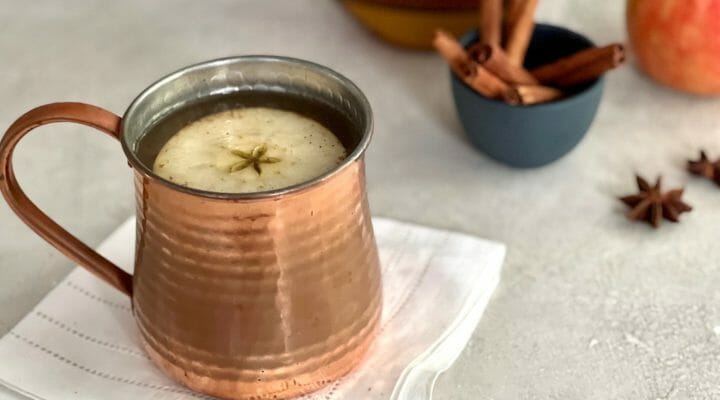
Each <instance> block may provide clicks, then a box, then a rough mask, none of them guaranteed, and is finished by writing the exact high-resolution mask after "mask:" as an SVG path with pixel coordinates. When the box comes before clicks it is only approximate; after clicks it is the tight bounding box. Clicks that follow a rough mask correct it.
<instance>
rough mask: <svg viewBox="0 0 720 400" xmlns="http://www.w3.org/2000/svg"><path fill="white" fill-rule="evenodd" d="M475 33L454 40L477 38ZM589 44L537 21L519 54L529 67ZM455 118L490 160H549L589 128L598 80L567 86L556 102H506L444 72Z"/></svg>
mask: <svg viewBox="0 0 720 400" xmlns="http://www.w3.org/2000/svg"><path fill="white" fill-rule="evenodd" d="M477 40H478V36H477V31H473V32H471V33H468V34H466V35H465V36H463V37H462V38H461V39H460V42H461V43H462V45H463V46H465V47H468V46H469V45H471V44H473V43H475V42H477ZM592 46H594V44H593V42H591V41H590V40H589V39H587V38H586V37H584V36H582V35H579V34H577V33H575V32H572V31H570V30H567V29H565V28H560V27H557V26H552V25H545V24H537V25H536V26H535V31H534V32H533V37H532V40H531V41H530V46H529V47H528V52H527V56H526V58H525V67H526V68H528V69H531V68H533V67H537V66H540V65H543V64H546V63H548V62H551V61H555V60H557V59H558V58H560V57H564V56H567V55H570V54H573V53H575V52H577V51H578V50H582V49H584V48H587V47H592ZM450 75H451V80H452V91H453V97H454V99H455V107H456V108H457V111H458V115H459V116H460V121H461V122H462V124H463V127H464V128H465V132H466V134H467V135H468V137H469V138H470V141H471V142H472V144H473V145H474V146H475V147H477V148H478V149H479V150H480V151H482V152H483V153H485V154H487V155H488V156H490V157H492V158H493V159H495V160H497V161H499V162H501V163H504V164H507V165H510V166H513V167H518V168H532V167H539V166H542V165H546V164H549V163H551V162H553V161H555V160H557V159H558V158H560V157H562V156H564V155H565V154H567V153H568V152H570V150H572V149H573V147H575V145H577V144H578V143H579V142H580V140H581V139H582V138H583V136H585V133H586V132H587V130H588V129H589V128H590V125H591V124H592V121H593V119H594V118H595V113H596V112H597V109H598V106H599V104H600V99H601V97H602V91H603V79H602V78H600V79H598V80H596V81H593V82H590V83H588V84H585V85H582V86H578V87H576V88H574V89H573V90H571V93H570V95H568V96H567V97H565V98H562V99H560V100H558V101H554V102H550V103H543V104H536V105H531V106H512V105H509V104H506V103H504V102H502V101H498V100H493V99H488V98H486V97H483V96H482V95H480V94H478V93H476V92H475V91H474V90H472V89H471V88H470V87H469V86H467V85H466V84H465V83H464V82H462V81H461V80H460V79H458V78H457V77H456V76H455V74H453V73H452V72H451V73H450Z"/></svg>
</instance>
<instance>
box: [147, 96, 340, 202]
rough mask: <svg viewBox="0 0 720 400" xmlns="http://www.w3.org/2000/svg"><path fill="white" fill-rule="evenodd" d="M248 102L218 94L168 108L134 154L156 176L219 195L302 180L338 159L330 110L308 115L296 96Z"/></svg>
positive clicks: (336, 124) (329, 167)
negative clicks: (190, 104) (204, 101)
mask: <svg viewBox="0 0 720 400" xmlns="http://www.w3.org/2000/svg"><path fill="white" fill-rule="evenodd" d="M260 98H266V97H264V96H262V95H260ZM271 98H272V97H271ZM276 100H277V99H276ZM248 103H249V102H247V101H232V99H229V100H228V99H226V101H223V102H218V103H209V104H203V105H199V106H195V107H188V110H186V112H178V113H173V114H172V115H171V116H170V117H169V118H166V119H165V120H163V121H161V123H159V124H158V125H157V126H156V127H155V128H153V129H151V131H150V132H149V133H148V134H147V136H148V137H147V139H146V140H144V141H143V144H141V147H148V148H147V149H145V148H141V149H140V153H143V152H144V153H146V156H145V158H146V159H148V160H147V161H148V164H147V165H149V166H152V170H153V172H154V173H155V174H157V175H158V176H160V177H162V178H164V179H167V180H169V181H171V182H174V183H176V184H179V185H183V186H187V187H189V188H193V189H199V190H205V191H211V192H219V193H252V192H261V191H268V190H274V189H280V188H284V187H288V186H292V185H296V184H299V183H303V182H307V181H309V180H312V179H313V178H316V177H318V176H320V175H323V174H324V173H326V172H328V171H330V170H332V169H333V168H335V167H336V166H338V165H339V164H340V163H341V162H342V161H343V160H344V159H345V158H346V156H347V154H346V150H345V146H344V145H343V143H342V142H341V140H340V139H339V137H342V136H339V135H336V133H334V132H333V131H331V129H340V130H344V127H343V125H344V124H343V123H342V121H341V120H339V119H338V118H337V116H335V118H333V116H332V115H331V114H332V113H330V112H329V111H330V110H321V109H317V107H315V108H316V109H315V110H307V111H310V113H309V115H311V116H312V117H310V116H306V115H305V113H303V111H305V110H303V107H302V101H301V100H300V102H299V103H298V102H297V100H296V102H293V101H289V102H288V101H285V102H278V101H270V102H267V101H266V102H264V103H263V102H256V103H259V104H248ZM268 103H269V104H268ZM288 105H294V107H288ZM313 111H314V112H313ZM321 121H322V122H321ZM326 125H327V126H326ZM339 133H340V134H342V133H343V132H339ZM153 153H154V155H153ZM151 157H152V158H153V161H151V160H150V159H149V158H151Z"/></svg>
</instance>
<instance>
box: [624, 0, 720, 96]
mask: <svg viewBox="0 0 720 400" xmlns="http://www.w3.org/2000/svg"><path fill="white" fill-rule="evenodd" d="M627 27H628V33H629V35H630V44H631V45H632V47H633V48H634V50H635V55H636V57H637V60H638V62H639V64H640V67H641V68H642V69H643V70H644V71H645V72H647V73H648V75H650V76H651V77H653V78H655V79H657V80H658V81H660V82H662V83H664V84H666V85H668V86H671V87H674V88H676V89H680V90H684V91H687V92H691V93H696V94H702V95H720V0H628V3H627Z"/></svg>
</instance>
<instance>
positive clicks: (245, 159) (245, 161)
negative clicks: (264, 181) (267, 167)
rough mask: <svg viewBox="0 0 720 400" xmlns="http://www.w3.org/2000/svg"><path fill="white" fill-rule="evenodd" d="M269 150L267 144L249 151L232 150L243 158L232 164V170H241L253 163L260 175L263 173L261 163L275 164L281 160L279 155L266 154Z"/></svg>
mask: <svg viewBox="0 0 720 400" xmlns="http://www.w3.org/2000/svg"><path fill="white" fill-rule="evenodd" d="M267 151H268V149H267V146H266V145H264V144H261V145H259V146H255V147H254V148H253V149H252V151H251V152H249V153H248V152H245V151H242V150H230V152H231V153H233V154H234V155H236V156H238V157H240V158H241V159H242V160H241V161H238V162H236V163H235V164H233V165H231V166H230V172H235V171H241V170H243V169H245V168H247V167H249V166H251V165H252V167H253V169H254V170H255V172H257V174H258V175H260V174H262V169H261V168H260V164H274V163H276V162H280V159H279V158H277V157H268V156H266V155H265V153H267Z"/></svg>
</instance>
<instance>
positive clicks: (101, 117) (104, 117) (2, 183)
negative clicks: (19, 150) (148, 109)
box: [0, 103, 132, 296]
mask: <svg viewBox="0 0 720 400" xmlns="http://www.w3.org/2000/svg"><path fill="white" fill-rule="evenodd" d="M120 121H121V119H120V117H118V116H117V115H115V114H113V113H112V112H110V111H107V110H104V109H102V108H99V107H95V106H92V105H89V104H83V103H52V104H46V105H44V106H40V107H37V108H34V109H32V110H30V111H28V112H27V113H25V114H24V115H22V116H21V117H20V118H18V119H17V120H16V121H15V122H14V123H13V124H12V125H11V126H10V128H8V130H7V131H6V132H5V136H4V137H3V138H2V140H0V191H1V192H2V194H3V196H4V197H5V200H6V201H7V202H8V204H9V205H10V208H11V209H12V210H13V211H14V212H15V213H16V214H17V215H18V216H19V217H20V219H22V220H23V221H24V222H25V223H26V224H27V225H28V226H29V227H30V228H32V230H33V231H35V233H37V234H38V235H40V236H41V237H42V238H43V239H45V240H46V241H48V242H49V243H50V244H51V245H53V246H55V247H56V248H57V249H58V250H60V251H61V252H62V253H63V254H65V255H66V256H68V257H69V258H70V259H72V260H73V261H75V262H76V263H77V264H79V265H81V266H83V267H85V268H87V269H88V270H89V271H90V272H92V273H93V274H95V275H97V276H98V277H99V278H100V279H102V280H104V281H105V282H107V283H109V284H110V285H111V286H113V287H114V288H115V289H118V290H119V291H121V292H123V293H125V294H126V295H128V296H132V275H130V274H128V273H127V272H125V271H123V270H121V269H120V268H119V267H118V266H116V265H115V264H113V263H112V262H110V261H108V259H106V258H105V257H103V256H101V255H100V254H98V253H97V252H96V251H95V250H93V249H91V248H90V247H88V246H87V245H86V244H85V243H83V242H81V241H80V240H78V239H77V238H76V237H75V236H73V235H71V234H70V233H69V232H68V231H66V230H65V229H63V228H62V227H61V226H60V225H58V224H57V223H56V222H55V221H53V220H52V219H50V217H48V216H47V215H46V214H45V213H44V212H42V211H41V210H40V209H39V208H38V207H37V206H36V205H35V204H34V203H33V202H32V201H30V199H29V198H28V197H27V196H26V195H25V193H24V192H23V191H22V189H21V188H20V185H19V184H18V182H17V179H16V178H15V172H14V171H13V165H12V154H13V150H14V149H15V146H16V145H17V144H18V142H19V141H20V139H22V138H23V136H25V135H26V134H27V133H29V132H30V131H31V130H33V129H35V128H37V127H39V126H41V125H45V124H50V123H55V122H75V123H78V124H82V125H87V126H90V127H93V128H95V129H97V130H99V131H102V132H104V133H106V134H108V135H110V136H112V137H114V138H115V139H119V138H120Z"/></svg>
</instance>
